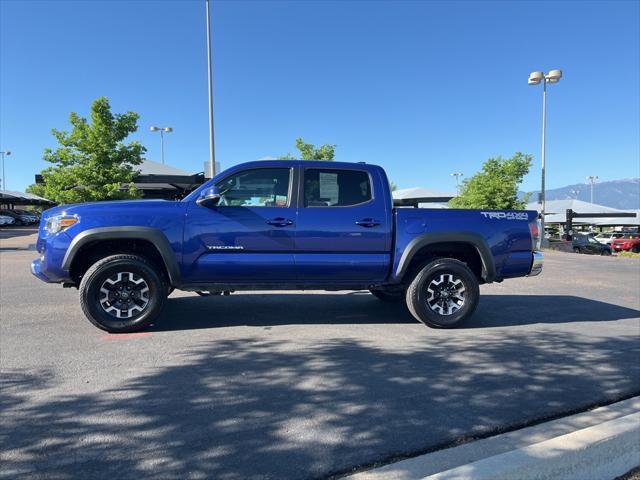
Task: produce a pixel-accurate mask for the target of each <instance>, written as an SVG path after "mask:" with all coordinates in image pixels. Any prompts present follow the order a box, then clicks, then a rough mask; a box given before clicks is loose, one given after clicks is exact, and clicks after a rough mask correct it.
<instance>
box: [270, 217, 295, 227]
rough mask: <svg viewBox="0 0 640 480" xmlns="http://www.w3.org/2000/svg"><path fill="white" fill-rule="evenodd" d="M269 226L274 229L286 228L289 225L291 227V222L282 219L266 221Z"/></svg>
mask: <svg viewBox="0 0 640 480" xmlns="http://www.w3.org/2000/svg"><path fill="white" fill-rule="evenodd" d="M267 223H268V224H269V225H273V226H274V227H288V226H289V225H293V220H289V219H288V218H284V217H277V218H272V219H271V220H267Z"/></svg>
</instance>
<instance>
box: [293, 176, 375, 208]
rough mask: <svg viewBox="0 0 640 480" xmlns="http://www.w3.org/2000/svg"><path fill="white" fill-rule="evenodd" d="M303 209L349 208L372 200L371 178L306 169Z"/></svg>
mask: <svg viewBox="0 0 640 480" xmlns="http://www.w3.org/2000/svg"><path fill="white" fill-rule="evenodd" d="M302 198H303V205H304V206H305V207H351V206H355V205H362V204H365V203H368V202H370V201H371V200H372V199H373V194H372V190H371V177H370V176H369V173H368V172H367V171H364V170H342V169H331V168H307V169H305V170H304V180H303V197H302Z"/></svg>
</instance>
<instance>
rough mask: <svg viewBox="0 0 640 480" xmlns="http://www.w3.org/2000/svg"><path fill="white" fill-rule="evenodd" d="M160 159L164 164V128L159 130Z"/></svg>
mask: <svg viewBox="0 0 640 480" xmlns="http://www.w3.org/2000/svg"><path fill="white" fill-rule="evenodd" d="M160 159H161V161H162V164H163V165H164V130H160Z"/></svg>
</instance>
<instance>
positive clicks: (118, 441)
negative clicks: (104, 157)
mask: <svg viewBox="0 0 640 480" xmlns="http://www.w3.org/2000/svg"><path fill="white" fill-rule="evenodd" d="M25 238H27V237H25ZM25 244H28V242H25ZM5 245H6V244H5ZM34 256H35V252H33V251H21V250H14V249H13V248H10V247H6V246H5V247H4V248H3V249H2V251H1V252H0V300H1V302H0V303H1V311H0V316H1V322H0V369H1V373H2V375H1V380H2V388H1V391H0V411H1V413H0V415H2V418H1V422H0V424H1V427H0V439H1V440H0V444H1V451H2V452H1V454H2V458H1V459H0V477H2V478H19V477H20V478H24V477H32V478H77V477H78V475H79V474H81V475H82V477H83V478H140V477H141V476H151V475H152V476H154V477H156V478H218V479H236V478H238V479H240V478H243V479H244V478H248V479H254V478H255V479H261V478H273V479H283V478H300V479H304V478H326V477H328V476H332V475H340V474H343V473H347V472H350V471H352V470H354V469H357V468H363V467H367V466H371V465H375V464H380V463H384V462H387V461H389V460H391V459H394V458H402V457H407V456H411V455H415V454H418V453H422V452H425V451H429V450H434V449H437V448H442V447H444V446H449V445H452V444H455V443H459V442H462V441H466V440H468V439H471V438H474V437H478V436H486V435H489V434H492V433H497V432H501V431H504V430H508V429H512V428H517V427H519V426H524V425H528V424H530V423H532V422H536V421H540V420H542V419H546V418H550V417H555V416H559V415H562V414H564V413H568V412H575V411H579V410H582V409H585V408H588V407H590V406H593V405H599V404H606V403H609V402H613V401H616V400H619V399H622V398H627V397H630V396H633V395H637V394H638V393H640V343H639V341H638V340H639V336H640V313H639V310H640V294H639V293H638V292H640V262H638V261H636V260H633V259H621V258H614V257H593V256H586V255H574V254H561V253H550V254H548V255H547V259H546V264H545V270H544V272H543V274H542V275H541V276H539V277H535V278H523V279H514V280H510V281H505V282H504V283H502V284H494V285H487V286H483V287H482V293H483V297H482V299H481V302H480V307H479V309H478V311H477V313H476V314H475V316H474V318H472V319H471V321H469V322H468V323H467V324H466V325H465V326H464V328H459V329H456V330H434V329H430V328H427V327H425V326H423V325H421V324H418V323H417V322H415V321H414V320H413V318H412V317H411V316H410V314H409V313H408V312H407V311H406V309H405V308H404V307H402V306H395V305H388V304H385V303H382V302H380V301H379V300H377V299H376V298H374V297H373V296H371V295H369V294H368V293H364V292H358V293H350V292H339V293H319V294H312V293H305V292H282V293H269V294H263V293H250V294H249V293H243V294H240V293H237V294H233V295H231V296H228V297H210V298H202V297H198V296H196V295H194V294H188V293H181V292H175V293H174V294H173V295H172V296H171V297H170V299H169V301H168V304H167V308H166V310H165V313H164V315H163V317H162V318H161V320H160V321H159V322H158V323H157V324H156V325H154V326H153V327H152V328H150V329H149V330H148V331H145V332H143V333H139V334H131V335H108V334H106V333H105V332H102V331H100V330H97V329H96V328H94V327H93V326H92V325H91V324H89V322H88V321H86V320H85V319H84V317H83V316H82V314H81V312H80V308H79V306H78V299H77V292H76V291H75V290H72V289H62V288H61V287H59V286H57V285H46V284H43V283H42V282H40V281H38V280H36V279H35V278H33V277H32V276H31V275H30V273H29V268H28V267H29V262H30V261H31V259H32V258H34Z"/></svg>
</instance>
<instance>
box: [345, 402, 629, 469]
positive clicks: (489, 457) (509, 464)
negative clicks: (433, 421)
mask: <svg viewBox="0 0 640 480" xmlns="http://www.w3.org/2000/svg"><path fill="white" fill-rule="evenodd" d="M638 465H640V397H636V398H632V399H629V400H625V401H623V402H618V403H617V404H613V405H609V406H607V407H601V408H598V409H595V410H593V411H590V412H584V413H580V414H576V415H572V416H569V417H566V418H563V419H559V420H554V421H551V422H546V423H544V424H540V425H536V426H534V427H529V428H525V429H522V430H518V431H515V432H509V433H506V434H503V435H497V436H495V437H491V438H488V439H484V440H479V441H476V442H472V443H469V444H465V445H460V446H458V447H453V448H450V449H446V450H441V451H438V452H433V453H430V454H427V455H422V456H420V457H416V458H412V459H409V460H403V461H401V462H397V463H395V464H391V465H386V466H384V467H381V468H378V469H374V470H370V471H367V472H361V473H359V474H356V475H353V476H351V477H349V478H350V479H351V480H378V479H383V478H384V479H385V480H391V479H393V480H409V479H418V478H420V479H425V480H453V479H455V480H489V479H491V480H507V479H509V480H513V479H518V480H529V479H530V480H543V479H563V480H565V479H566V480H574V479H575V480H591V479H593V480H607V479H609V480H612V479H614V478H615V477H618V476H620V475H623V474H625V473H627V472H628V471H629V470H632V469H633V468H635V467H637V466H638Z"/></svg>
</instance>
